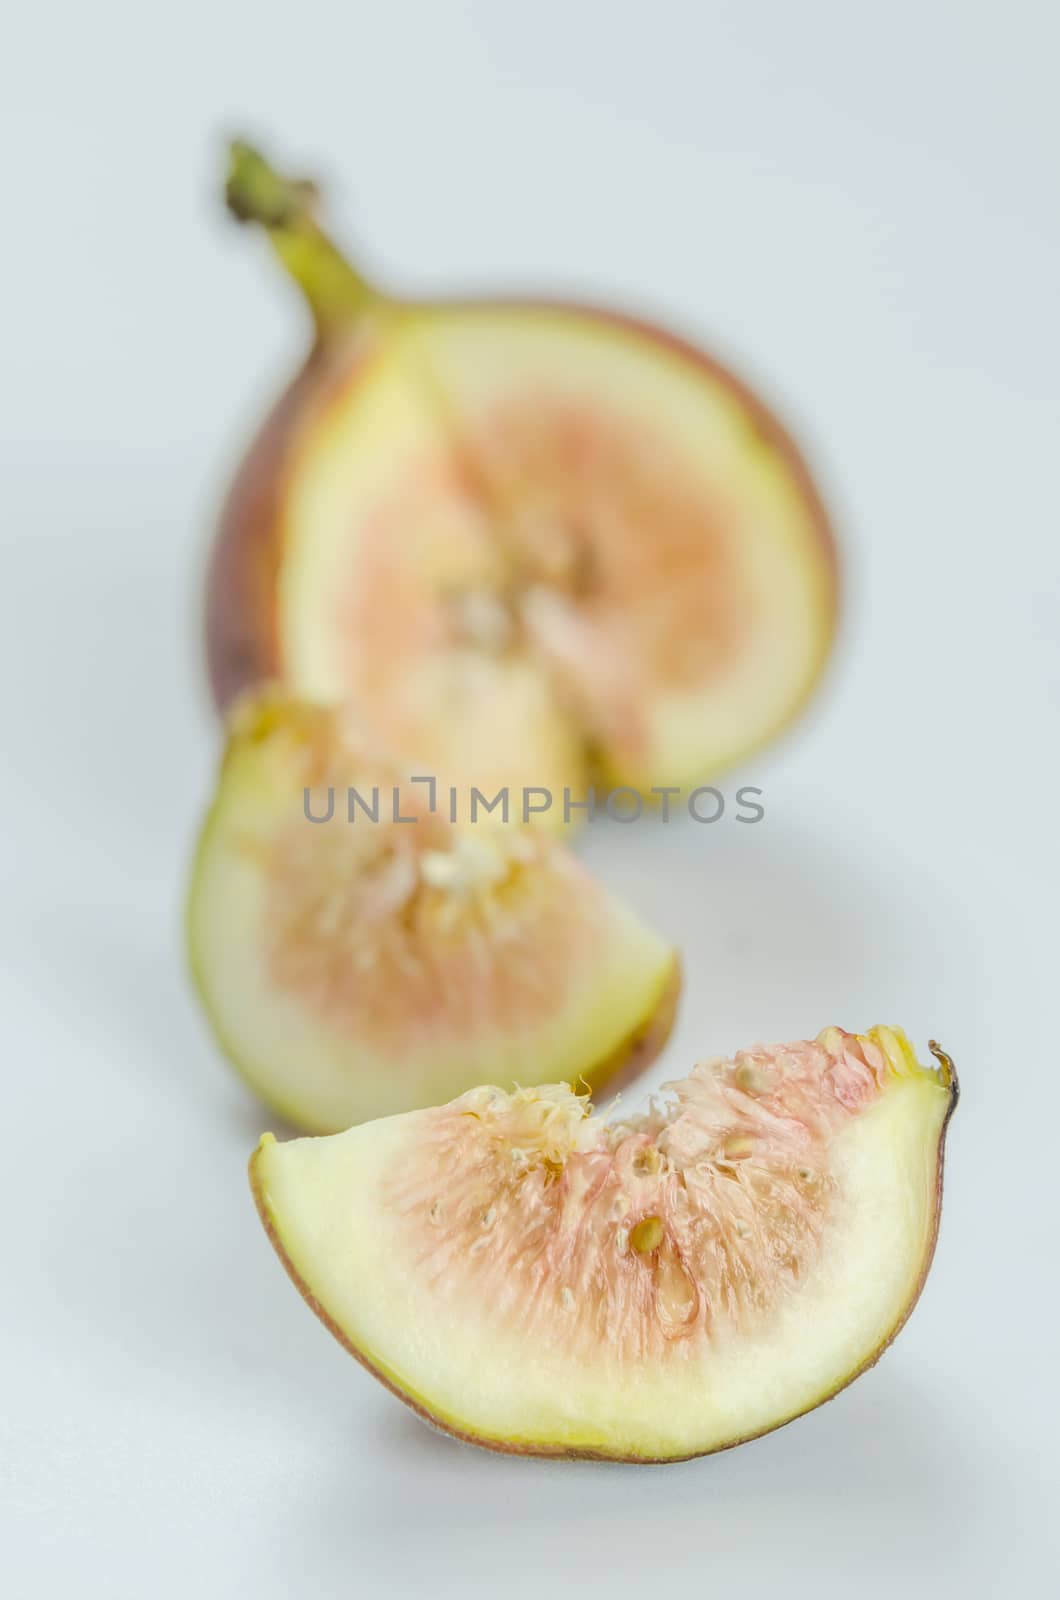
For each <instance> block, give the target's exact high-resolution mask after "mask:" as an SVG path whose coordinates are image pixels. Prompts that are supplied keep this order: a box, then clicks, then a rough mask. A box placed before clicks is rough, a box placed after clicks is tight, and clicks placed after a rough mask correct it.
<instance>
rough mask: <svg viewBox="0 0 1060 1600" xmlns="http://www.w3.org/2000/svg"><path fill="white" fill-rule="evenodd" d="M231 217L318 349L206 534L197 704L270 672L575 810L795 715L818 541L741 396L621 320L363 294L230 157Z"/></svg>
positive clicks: (806, 498)
mask: <svg viewBox="0 0 1060 1600" xmlns="http://www.w3.org/2000/svg"><path fill="white" fill-rule="evenodd" d="M227 200H228V205H229V208H230V209H231V211H232V212H233V213H234V215H235V216H236V217H237V218H239V219H241V220H242V221H244V222H247V223H253V224H257V225H259V226H260V227H261V228H263V229H264V230H265V232H266V234H267V235H268V238H269V240H270V242H271V244H272V245H273V246H274V248H275V251H276V253H277V254H278V255H279V257H280V259H281V261H282V263H283V264H284V266H285V267H286V269H287V271H288V272H289V273H290V275H291V276H292V277H293V278H294V279H295V281H296V282H297V284H298V286H299V287H300V289H301V291H302V293H303V295H304V297H305V299H306V301H307V302H308V306H309V309H310V311H311V313H312V318H313V324H314V329H315V338H314V341H313V345H312V348H311V351H310V353H309V356H308V359H307V361H306V363H305V365H304V367H303V368H302V370H301V372H300V373H299V374H298V376H297V377H296V378H295V380H294V382H293V384H292V385H291V387H290V388H289V389H288V391H287V393H286V394H285V395H284V396H283V398H282V399H281V400H280V402H279V404H278V406H277V407H276V409H275V410H274V411H273V413H272V415H271V417H270V418H269V419H268V421H267V422H266V423H265V425H264V428H263V430H262V431H261V433H260V434H259V436H258V438H257V440H256V442H255V443H254V444H253V445H252V447H251V449H250V451H249V454H248V455H247V457H246V459H245V462H244V464H243V466H242V468H241V469H240V471H239V472H238V475H237V476H236V478H235V481H234V483H233V485H232V488H231V491H230V494H229V496H228V499H227V503H226V505H225V507H224V510H223V513H222V516H221V522H220V528H219V531H218V535H217V540H216V544H215V547H214V550H213V555H212V560H211V564H210V572H209V581H208V592H207V622H206V633H207V654H208V662H209V670H210V676H211V681H212V686H213V692H214V696H215V699H216V701H217V703H218V704H219V705H220V706H221V707H224V706H226V705H227V704H229V703H230V701H231V700H232V698H233V697H234V696H235V695H236V694H237V693H238V692H240V691H241V690H243V689H245V688H246V687H248V686H249V685H252V684H254V683H257V682H260V681H264V680H280V681H283V682H285V683H286V684H287V685H288V686H289V687H290V688H291V689H292V691H293V692H295V693H297V694H299V695H302V696H304V697H306V698H309V699H316V700H321V701H323V702H326V703H333V702H338V701H343V700H352V701H354V702H359V703H362V704H364V705H367V706H369V707H370V708H371V714H372V718H373V722H374V724H375V726H376V727H377V728H378V729H379V730H380V732H381V734H382V735H383V736H384V737H385V738H386V739H387V741H388V742H389V744H390V745H391V747H392V748H394V749H397V750H401V751H405V752H408V753H409V754H410V755H412V756H415V758H416V759H417V760H418V761H420V762H421V763H423V764H425V765H426V766H429V767H430V768H431V770H433V771H435V772H437V773H438V774H440V775H442V776H445V777H447V778H450V779H455V780H457V781H463V782H473V783H476V784H481V785H485V784H504V783H509V782H514V783H519V782H522V783H523V784H524V785H542V786H547V787H549V788H552V789H561V788H564V787H568V788H570V790H571V792H572V793H574V794H580V795H583V794H584V793H585V792H586V790H587V788H588V787H590V786H591V785H592V784H593V782H594V781H595V780H600V781H601V782H605V781H606V782H609V783H611V784H613V785H624V786H630V787H634V788H636V789H637V790H638V791H639V792H641V793H648V792H650V791H651V790H653V789H658V788H665V787H675V788H680V787H682V786H693V785H695V784H696V783H699V782H702V781H705V780H706V779H708V778H710V777H712V776H713V775H714V774H716V773H717V771H718V770H719V769H721V768H723V767H726V766H728V765H730V764H732V763H733V762H735V761H736V760H738V759H740V758H742V757H743V756H745V755H746V754H747V753H748V752H749V751H750V750H752V749H754V748H756V747H757V746H759V745H761V744H762V743H763V742H765V741H766V740H767V739H768V738H769V737H770V736H772V735H773V734H774V733H775V732H777V731H778V730H779V729H781V728H782V727H783V726H784V725H785V724H786V723H787V722H788V721H789V720H790V719H791V717H792V716H793V715H794V714H795V712H796V711H797V710H798V709H799V708H800V707H801V706H802V704H803V703H804V702H805V701H806V700H807V698H808V696H809V694H810V692H811V689H812V688H813V686H814V684H815V682H816V680H817V678H818V676H819V674H820V672H821V669H822V666H823V664H824V661H825V658H826V656H827V654H828V650H829V646H830V642H831V637H832V633H833V626H834V619H835V610H836V559H835V551H834V543H833V538H832V533H831V530H830V525H829V519H828V516H827V514H826V511H825V508H824V505H823V503H822V500H821V497H820V495H819V494H818V491H817V489H816V487H815V484H814V481H813V478H812V477H811V474H810V472H809V470H808V468H807V466H806V464H805V462H804V460H803V457H802V456H801V454H800V453H799V450H798V449H797V447H796V445H795V444H794V442H793V440H792V439H791V438H790V437H789V435H788V433H787V432H786V431H785V429H784V428H783V427H782V426H781V424H780V423H779V422H778V420H777V419H776V417H775V416H774V415H773V414H772V412H771V411H770V410H769V409H768V408H767V407H766V405H765V404H764V403H763V402H762V400H761V399H760V398H759V397H758V396H757V395H756V394H755V393H753V392H752V391H751V389H750V388H749V387H748V386H747V385H746V384H744V383H743V382H742V381H741V380H740V379H738V378H737V377H736V376H734V374H733V373H732V372H730V371H729V370H728V369H727V368H726V367H724V366H723V365H721V363H720V362H718V361H717V360H715V359H714V357H712V356H710V355H707V354H706V353H705V352H703V351H702V350H699V349H697V348H695V347H694V346H693V345H691V344H689V343H686V342H685V341H684V340H682V339H680V338H678V337H676V336H674V335H673V334H671V333H668V332H665V331H663V330H662V329H660V328H657V327H653V326H650V325H649V324H648V323H646V322H643V321H638V320H636V319H634V318H633V317H630V316H627V315H624V314H619V313H614V312H609V311H605V310H601V309H597V308H594V307H590V306H581V305H574V304H567V303H562V302H558V301H556V302H550V301H547V300H537V301H534V300H517V299H502V298H496V299H489V300H478V301H465V302H460V301H442V300H429V301H427V300H420V301H413V300H411V299H407V298H401V297H399V296H397V295H393V294H390V293H389V292H384V291H383V290H382V289H380V288H378V287H377V286H375V285H373V284H371V283H369V282H368V280H367V279H366V278H365V277H364V276H363V275H362V274H361V272H360V271H359V270H357V268H356V267H355V266H354V265H353V264H351V263H350V262H349V261H348V260H347V259H346V258H345V257H344V256H343V255H342V254H341V253H340V252H339V250H338V249H337V248H336V246H335V244H334V243H333V242H332V240H331V239H330V238H329V237H328V235H327V234H326V233H325V232H324V231H323V229H322V228H321V226H320V224H319V222H318V220H317V193H316V190H315V188H314V186H313V185H312V184H310V183H307V182H299V181H293V180H289V179H287V178H284V177H283V176H281V175H280V174H279V173H277V172H276V171H275V170H274V169H273V168H272V167H271V166H270V165H269V164H268V163H267V162H266V161H265V159H264V158H263V157H262V156H261V155H260V154H259V153H258V152H257V151H255V150H253V149H252V148H250V147H249V146H247V145H245V144H236V145H234V146H233V148H232V152H231V166H230V172H229V177H228V184H227ZM557 820H560V821H562V819H561V818H560V816H559V811H558V808H553V810H552V811H551V813H550V814H549V815H548V816H546V817H545V818H544V822H545V823H546V824H549V823H554V822H556V821H557Z"/></svg>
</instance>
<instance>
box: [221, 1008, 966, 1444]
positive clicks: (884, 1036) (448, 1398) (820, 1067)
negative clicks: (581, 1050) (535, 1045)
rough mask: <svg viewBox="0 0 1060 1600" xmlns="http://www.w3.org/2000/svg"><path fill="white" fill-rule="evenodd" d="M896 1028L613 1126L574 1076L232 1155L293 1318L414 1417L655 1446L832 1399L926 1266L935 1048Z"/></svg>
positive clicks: (934, 1141)
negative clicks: (331, 1339) (294, 1290)
mask: <svg viewBox="0 0 1060 1600" xmlns="http://www.w3.org/2000/svg"><path fill="white" fill-rule="evenodd" d="M932 1050H933V1051H934V1053H935V1055H936V1057H937V1060H938V1066H937V1068H935V1069H929V1068H925V1067H922V1066H920V1065H918V1063H917V1060H916V1057H915V1055H914V1053H913V1050H912V1048H911V1047H910V1045H909V1043H908V1041H907V1040H906V1039H905V1037H904V1036H903V1035H902V1034H901V1033H900V1032H899V1031H898V1030H897V1029H891V1028H874V1029H873V1030H872V1031H871V1032H870V1033H868V1034H863V1035H855V1034H849V1033H844V1032H843V1031H842V1030H841V1029H839V1028H829V1029H826V1030H825V1031H824V1032H823V1033H822V1034H821V1035H820V1036H819V1037H818V1038H817V1039H816V1040H815V1041H800V1042H799V1043H796V1044H790V1045H778V1046H773V1047H768V1048H767V1047H763V1046H757V1047H755V1048H754V1049H752V1050H747V1051H742V1052H740V1053H739V1054H738V1055H736V1056H735V1057H734V1058H733V1059H732V1060H711V1061H705V1062H702V1063H700V1064H699V1065H698V1066H696V1067H695V1068H694V1070H693V1071H692V1073H691V1075H690V1076H689V1077H688V1078H686V1079H685V1080H684V1081H683V1082H681V1083H677V1084H673V1085H671V1086H670V1088H671V1089H672V1091H673V1096H674V1098H673V1101H672V1103H671V1104H669V1105H668V1106H664V1107H661V1108H660V1107H658V1106H654V1105H653V1107H652V1108H651V1110H649V1112H648V1113H647V1114H646V1115H645V1116H639V1117H633V1118H630V1119H629V1120H626V1121H621V1122H614V1123H606V1122H604V1121H603V1120H601V1119H600V1118H598V1117H596V1116H590V1115H589V1114H588V1109H589V1108H588V1106H587V1104H586V1102H585V1101H584V1100H583V1099H581V1098H579V1097H578V1096H577V1095H575V1094H573V1093H572V1092H571V1091H570V1089H568V1088H567V1087H566V1086H553V1087H549V1088H543V1089H536V1090H534V1089H523V1090H519V1091H517V1092H516V1093H514V1094H507V1093H504V1092H502V1091H501V1090H499V1089H493V1088H479V1089H474V1090H472V1091H470V1092H469V1093H467V1094H465V1095H463V1096H461V1097H460V1098H459V1099H457V1100H454V1101H453V1102H452V1103H451V1104H449V1105H445V1106H441V1107H440V1108H438V1109H436V1110H432V1111H421V1112H417V1113H414V1114H412V1115H409V1116H403V1117H392V1118H389V1119H388V1120H386V1121H382V1122H375V1123H370V1124H368V1125H367V1126H365V1127H362V1128H356V1129H354V1130H352V1131H350V1132H348V1133H344V1134H339V1135H338V1136H337V1137H334V1138H330V1139H316V1140H312V1139H302V1140H296V1141H293V1142H291V1143H287V1144H277V1143H276V1141H275V1140H274V1138H273V1137H272V1135H271V1134H266V1135H265V1136H264V1137H263V1139H262V1141H261V1144H260V1145H259V1147H258V1149H257V1151H256V1152H255V1154H254V1156H253V1157H252V1159H251V1163H250V1175H251V1184H252V1187H253V1192H254V1197H255V1199H256V1201H257V1205H258V1208H259V1210H260V1213H261V1217H262V1220H263V1222H264V1224H265V1227H266V1229H267V1231H268V1234H269V1237H270V1238H271V1240H272V1242H273V1244H274V1245H275V1247H276V1249H277V1251H278V1253H279V1255H280V1257H281V1259H282V1261H283V1263H284V1265H285V1266H286V1268H287V1270H288V1272H289V1273H290V1275H291V1277H292V1278H293V1280H294V1282H295V1284H296V1285H297V1287H298V1288H299V1289H300V1290H301V1292H302V1294H303V1295H304V1296H305V1298H306V1300H307V1301H308V1302H309V1305H310V1306H311V1307H312V1309H313V1310H314V1311H316V1312H317V1314H318V1315H319V1316H320V1317H321V1318H322V1320H323V1321H324V1322H325V1324H326V1325H327V1326H328V1327H329V1328H330V1330H331V1332H332V1333H333V1334H335V1336H336V1337H337V1338H338V1339H339V1340H341V1342H342V1343H343V1344H344V1345H345V1346H346V1348H347V1349H348V1350H349V1351H350V1352H351V1354H353V1355H354V1356H356V1357H357V1359H358V1360H359V1361H361V1362H362V1363H363V1364H364V1365H365V1366H366V1367H368V1368H369V1370H370V1371H372V1372H374V1373H375V1375H376V1376H377V1377H379V1378H381V1379H382V1381H383V1382H384V1383H385V1384H387V1385H388V1386H389V1387H390V1388H391V1389H393V1390H394V1392H395V1393H396V1394H398V1395H399V1396H400V1397H401V1398H402V1399H403V1400H406V1401H407V1402H408V1403H409V1404H410V1405H411V1406H413V1407H414V1408H415V1409H416V1410H417V1411H419V1412H421V1413H422V1414H423V1415H424V1416H425V1417H426V1418H428V1420H430V1421H432V1422H435V1423H437V1424H438V1425H439V1426H441V1427H442V1428H445V1429H447V1430H448V1431H449V1432H451V1433H454V1434H458V1435H460V1436H461V1437H463V1438H466V1439H469V1440H471V1441H473V1442H474V1443H477V1444H482V1445H487V1446H489V1447H491V1448H493V1449H497V1450H507V1451H513V1452H520V1453H526V1454H535V1455H565V1456H600V1457H611V1458H616V1459H621V1460H630V1461H671V1460H679V1459H683V1458H685V1457H688V1456H695V1455H702V1454H705V1453H707V1452H709V1451H712V1450H721V1449H724V1448H726V1447H727V1446H729V1445H732V1444H736V1443H739V1442H741V1441H742V1440H746V1439H750V1438H753V1437H755V1436H757V1435H759V1434H762V1433H765V1432H767V1431H768V1430H770V1429H771V1428H776V1427H779V1426H780V1425H781V1424H782V1423H785V1422H788V1421H790V1420H791V1419H792V1418H793V1417H796V1416H798V1415H799V1414H800V1413H802V1412H804V1411H808V1410H810V1409H811V1408H812V1407H813V1406H816V1405H819V1404H820V1403H821V1402H822V1401H824V1400H827V1399H829V1398H830V1397H831V1396H832V1395H833V1394H835V1393H836V1391H837V1390H839V1389H841V1388H842V1387H843V1386H844V1385H845V1384H847V1383H849V1382H850V1381H851V1379H852V1378H855V1377H856V1376H857V1375H858V1374H859V1373H861V1372H862V1371H864V1370H865V1368H866V1367H868V1366H870V1365H871V1364H872V1363H873V1362H874V1361H875V1360H876V1359H877V1357H878V1356H879V1355H880V1354H881V1352H882V1351H883V1349H884V1348H885V1347H886V1346H887V1345H888V1344H889V1343H890V1341H891V1340H892V1339H893V1338H894V1336H895V1334H896V1333H897V1331H898V1330H899V1328H900V1327H901V1326H902V1324H903V1322H904V1321H905V1319H906V1318H907V1317H908V1315H909V1313H910V1311H911V1310H912V1307H913V1305H914V1303H915V1302H916V1299H917V1297H918V1295H919V1293H920V1290H921V1288H922V1286H923V1283H924V1279H925V1277H926V1274H927V1271H928V1268H929V1266H930V1264H931V1258H932V1254H933V1252H934V1247H935V1238H936V1233H937V1230H938V1221H939V1210H940V1205H941V1199H942V1163H943V1144H944V1138H945V1132H946V1125H947V1123H948V1121H949V1117H950V1114H951V1112H952V1110H953V1108H954V1105H955V1104H956V1099H957V1082H956V1077H955V1075H954V1072H953V1068H952V1063H951V1062H950V1060H949V1058H948V1057H947V1056H946V1055H944V1053H943V1052H942V1051H941V1050H939V1049H938V1047H937V1046H935V1045H934V1044H932Z"/></svg>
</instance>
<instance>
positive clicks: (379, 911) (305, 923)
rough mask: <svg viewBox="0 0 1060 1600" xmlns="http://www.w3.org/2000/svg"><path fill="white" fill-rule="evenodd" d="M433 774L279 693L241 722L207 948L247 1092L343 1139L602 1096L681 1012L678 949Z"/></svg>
mask: <svg viewBox="0 0 1060 1600" xmlns="http://www.w3.org/2000/svg"><path fill="white" fill-rule="evenodd" d="M414 776H415V775H414V774H402V773H401V772H400V770H399V769H398V768H397V767H396V766H395V765H394V764H393V762H392V761H391V759H390V758H389V756H387V755H386V753H385V752H383V751H382V750H381V748H380V747H379V745H378V743H377V741H376V737H375V735H374V734H373V733H372V732H371V731H370V730H368V729H367V728H366V727H365V726H363V725H362V724H361V723H359V722H358V721H357V719H356V717H355V715H354V713H353V712H352V710H351V709H350V708H328V707H321V706H314V705H312V704H309V703H307V702H302V701H298V700H293V699H291V698H290V697H288V696H287V695H286V694H284V693H282V692H279V691H275V690H269V691H265V692H264V693H259V694H255V695H253V696H251V697H248V698H246V699H244V700H243V701H241V702H240V703H239V704H238V705H237V707H236V709H235V711H234V712H233V714H232V717H231V725H230V736H229V741H228V746H227V749H226V753H225V757H224V760H223V763H222V767H221V774H220V779H219V782H218V787H217V792H216V797H215V800H214V803H213V806H212V809H211V811H210V813H209V815H208V817H207V820H206V823H205V825H204V828H203V830H202V835H201V838H200V842H199V846H198V852H197V855H196V860H195V864H194V869H193V874H192V883H191V890H190V895H189V903H188V936H189V949H190V957H191V966H192V971H193V975H194V978H195V981H196V984H197V987H198V990H199V994H200V997H201V999H202V1002H203V1005H204V1007H205V1010H206V1012H207V1015H208V1017H209V1019H210V1021H211V1023H212V1026H213V1028H214V1031H215V1033H216V1035H217V1037H218V1039H219V1041H220V1042H221V1044H222V1047H223V1048H224V1050H225V1052H226V1053H227V1055H228V1056H229V1057H230V1059H231V1060H232V1062H233V1063H234V1064H235V1066H236V1067H237V1068H238V1069H239V1070H240V1071H241V1072H242V1074H243V1076H244V1077H245V1078H246V1079H247V1080H248V1081H249V1082H250V1083H251V1084H252V1086H253V1087H254V1088H255V1089H256V1090H257V1091H258V1092H259V1093H260V1094H261V1096H262V1097H263V1099H265V1100H266V1101H267V1102H268V1103H269V1104H270V1105H272V1106H273V1107H274V1108H275V1109H276V1110H277V1111H279V1112H281V1113H282V1114H283V1115H284V1116H285V1117H287V1118H288V1119H289V1120H290V1121H291V1122H293V1123H294V1124H295V1125H296V1126H297V1127H300V1128H304V1129H307V1130H310V1131H312V1132H334V1131H336V1130H338V1129H342V1128H348V1127H349V1126H350V1125H351V1123H355V1122H360V1121H363V1120H364V1119H366V1118H369V1117H379V1116H386V1115H390V1114H391V1113H395V1112H402V1111H409V1110H412V1109H413V1108H416V1107H421V1106H425V1105H432V1104H436V1103H437V1102H438V1101H440V1100H445V1099H448V1098H450V1097H452V1096H453V1095H457V1094H459V1093H461V1092H462V1091H463V1090H466V1089H468V1088H470V1087H471V1086H472V1085H474V1084H477V1083H480V1082H481V1081H482V1079H483V1078H484V1077H488V1076H492V1077H494V1078H498V1079H499V1080H500V1081H502V1082H503V1083H505V1084H506V1085H507V1086H508V1087H513V1086H514V1085H515V1084H521V1085H523V1086H529V1085H534V1084H539V1083H542V1082H552V1081H553V1080H555V1079H562V1080H564V1081H568V1082H571V1083H579V1084H582V1085H585V1086H588V1087H590V1088H596V1089H602V1088H603V1087H604V1086H605V1085H608V1084H611V1083H613V1082H617V1081H619V1080H620V1079H621V1078H622V1077H628V1076H629V1075H631V1074H633V1073H635V1072H636V1071H638V1070H639V1069H640V1068H641V1067H643V1066H644V1065H646V1064H647V1062H649V1061H650V1060H652V1059H653V1058H654V1056H655V1054H656V1053H657V1051H658V1050H659V1049H660V1048H661V1046H662V1044H663V1043H664V1041H665V1039H666V1037H667V1035H668V1033H669V1030H670V1027H671V1024H672V1021H673V1016H674V1011H675V1008H676V1004H677V997H678V993H679V990H680V966H679V962H678V958H677V955H676V953H675V952H674V950H673V948H672V947H671V946H670V945H668V944H667V943H666V942H665V941H664V940H663V939H662V938H661V937H660V936H659V935H658V934H656V933H655V932H654V931H653V930H652V929H650V928H649V927H647V926H646V925H645V924H644V923H643V922H642V921H641V920H640V918H639V917H638V916H637V915H636V914H635V913H634V912H633V911H632V910H631V909H630V908H628V907H627V906H625V905H624V904H622V903H621V902H620V901H619V900H617V899H616V898H615V897H614V896H613V895H611V894H610V893H609V892H608V891H607V890H606V889H605V888H604V887H603V886H602V885H601V884H599V883H598V882H596V881H595V880H594V879H593V878H592V877H591V875H590V874H589V873H588V872H587V871H586V869H585V868H584V867H583V866H582V865H581V864H580V863H579V862H578V861H577V860H576V859H575V857H574V856H573V855H572V854H571V852H570V851H569V850H567V849H566V847H565V846H564V845H563V844H561V843H560V841H559V840H557V839H555V838H552V837H550V836H549V835H547V834H544V833H542V832H540V831H538V830H533V829H528V828H525V827H520V826H518V825H517V824H516V823H515V822H511V823H509V824H508V825H504V824H502V823H500V822H496V823H494V822H493V821H491V818H490V815H489V814H486V815H485V816H484V817H482V816H480V817H479V819H478V820H477V821H472V822H464V821H462V822H461V823H460V824H458V825H454V824H453V823H451V822H450V821H449V814H448V809H447V806H446V801H445V797H444V795H443V794H442V793H441V791H440V790H439V789H438V788H437V786H431V785H428V784H426V783H424V782H422V781H421V782H419V783H417V782H415V781H413V778H414ZM325 819H326V820H325Z"/></svg>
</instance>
